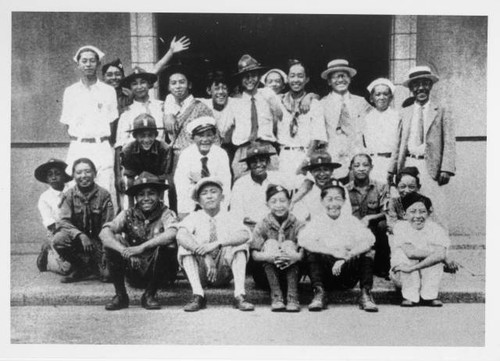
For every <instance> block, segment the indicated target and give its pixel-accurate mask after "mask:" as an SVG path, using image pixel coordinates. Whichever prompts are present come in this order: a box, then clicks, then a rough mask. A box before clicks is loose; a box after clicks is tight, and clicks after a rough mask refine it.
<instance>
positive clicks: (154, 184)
mask: <svg viewBox="0 0 500 361" xmlns="http://www.w3.org/2000/svg"><path fill="white" fill-rule="evenodd" d="M165 182H166V181H165ZM165 182H164V181H162V180H161V179H160V178H159V177H158V176H156V175H154V174H151V173H149V172H142V173H141V174H139V175H138V176H137V177H135V178H134V183H133V184H132V186H131V187H130V188H129V189H127V190H126V191H125V194H127V195H129V196H135V195H136V194H137V193H138V192H139V191H140V190H141V189H144V188H147V187H151V188H155V189H157V190H158V191H159V192H161V191H164V190H166V189H168V184H166V183H165Z"/></svg>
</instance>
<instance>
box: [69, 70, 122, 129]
mask: <svg viewBox="0 0 500 361" xmlns="http://www.w3.org/2000/svg"><path fill="white" fill-rule="evenodd" d="M117 118H118V104H117V100H116V91H115V89H114V88H113V87H112V86H110V85H108V84H105V83H103V82H101V81H100V80H97V82H96V83H95V84H92V85H91V86H89V87H87V86H86V85H84V84H83V82H82V81H79V82H77V83H75V84H73V85H71V86H69V87H67V88H66V89H65V90H64V96H63V106H62V114H61V119H60V122H61V123H63V124H66V125H68V126H69V128H68V133H69V135H70V136H74V137H80V138H100V137H106V136H109V135H110V134H111V130H110V126H109V123H111V122H113V121H114V120H115V119H117Z"/></svg>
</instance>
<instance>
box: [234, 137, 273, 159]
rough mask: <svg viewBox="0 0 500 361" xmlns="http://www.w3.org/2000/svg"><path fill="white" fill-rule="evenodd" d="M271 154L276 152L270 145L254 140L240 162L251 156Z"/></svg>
mask: <svg viewBox="0 0 500 361" xmlns="http://www.w3.org/2000/svg"><path fill="white" fill-rule="evenodd" d="M273 154H276V152H275V151H274V149H272V148H271V145H269V144H263V143H257V142H255V143H253V144H251V145H250V146H249V147H248V148H247V152H246V154H245V157H244V158H241V159H240V162H248V161H249V160H250V159H252V158H255V157H258V156H263V155H264V156H268V157H270V156H272V155H273Z"/></svg>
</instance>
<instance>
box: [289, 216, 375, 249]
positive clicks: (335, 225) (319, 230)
mask: <svg viewBox="0 0 500 361" xmlns="http://www.w3.org/2000/svg"><path fill="white" fill-rule="evenodd" d="M374 243H375V236H374V235H373V233H372V232H371V231H370V230H369V229H368V228H367V227H365V226H364V225H363V224H362V223H361V221H360V220H358V219H357V218H356V217H354V216H352V215H349V216H345V217H339V218H337V219H335V220H334V219H331V218H330V217H328V215H327V214H326V211H323V212H322V213H319V214H318V215H316V216H315V218H314V219H313V220H312V221H311V222H310V223H309V224H307V225H306V226H305V227H304V228H303V229H302V230H301V231H300V232H299V235H298V244H299V246H301V247H303V248H305V249H306V250H308V251H310V252H314V253H323V254H329V255H332V256H334V257H337V258H345V256H346V253H347V252H348V251H350V250H352V249H353V248H359V247H365V248H367V249H369V248H370V247H371V246H373V244H374Z"/></svg>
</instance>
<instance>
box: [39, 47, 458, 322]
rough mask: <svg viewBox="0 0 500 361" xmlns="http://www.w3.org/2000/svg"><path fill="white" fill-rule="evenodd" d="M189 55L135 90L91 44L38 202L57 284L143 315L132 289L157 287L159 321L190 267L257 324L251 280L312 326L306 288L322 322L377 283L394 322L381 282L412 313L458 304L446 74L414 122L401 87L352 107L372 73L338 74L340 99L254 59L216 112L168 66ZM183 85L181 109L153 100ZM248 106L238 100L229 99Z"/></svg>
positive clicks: (138, 72)
mask: <svg viewBox="0 0 500 361" xmlns="http://www.w3.org/2000/svg"><path fill="white" fill-rule="evenodd" d="M189 45H190V42H189V39H186V38H185V37H183V38H180V39H179V40H177V39H176V38H174V39H173V40H172V42H171V45H170V49H169V51H168V52H167V54H166V55H165V56H164V57H163V58H162V59H161V60H160V61H159V62H158V63H157V64H155V66H154V69H153V70H152V71H151V72H148V71H146V70H144V69H142V68H140V67H135V68H134V69H133V70H132V71H131V73H130V74H129V75H127V76H125V74H124V69H123V65H122V64H121V62H120V61H119V60H115V61H113V62H110V63H108V64H105V65H103V66H102V75H103V80H104V82H103V81H101V80H99V78H98V76H97V71H98V68H99V66H100V63H101V61H102V58H103V56H104V54H103V52H102V51H101V50H99V49H98V48H96V47H94V46H90V45H87V46H83V47H81V48H80V49H78V51H77V52H76V54H75V56H74V61H75V63H76V64H77V67H78V69H79V71H80V74H81V79H80V81H78V82H77V83H75V84H73V85H72V86H70V87H68V88H67V89H66V90H65V92H64V98H63V109H62V116H61V123H63V124H65V125H67V130H68V134H69V136H70V138H71V143H70V146H69V150H68V155H67V159H66V162H64V161H62V160H58V159H50V160H49V161H48V162H46V163H43V164H41V165H40V166H39V167H38V168H37V169H36V170H35V177H36V179H37V180H39V181H41V182H44V183H47V184H48V185H49V189H48V190H47V191H46V192H44V193H43V194H42V195H41V197H40V200H39V204H38V205H39V210H40V213H41V215H42V219H43V225H44V226H45V228H46V229H47V232H48V238H47V242H45V244H44V245H43V247H42V251H41V253H40V255H39V257H38V259H37V265H38V268H39V270H40V271H53V272H56V273H59V274H61V275H63V277H62V279H61V281H62V282H64V283H71V282H77V281H82V280H89V279H94V278H96V277H99V278H100V279H101V281H103V282H112V283H113V285H114V288H115V296H114V297H113V299H112V300H111V301H110V302H109V303H108V304H107V305H106V306H105V307H106V309H107V310H119V309H122V308H126V307H128V306H129V298H128V295H127V290H126V286H125V278H127V279H128V281H129V284H131V285H132V286H134V287H141V288H144V289H145V291H144V293H143V296H142V298H141V305H142V307H144V308H146V309H159V308H160V303H159V301H158V298H157V291H158V289H159V288H160V287H168V286H169V285H171V284H172V283H173V282H175V280H176V278H177V277H178V275H179V270H182V271H183V273H184V275H185V276H186V278H187V280H188V281H189V283H190V285H191V287H192V291H193V297H192V299H191V300H190V302H189V303H188V304H186V306H185V307H184V310H185V311H188V312H192V311H198V310H200V309H202V308H205V307H206V298H205V295H204V288H205V287H206V286H207V285H212V286H217V287H224V286H227V285H228V284H229V282H230V281H231V280H233V281H234V306H235V307H236V308H237V309H239V310H242V311H251V310H253V309H254V305H253V304H252V303H251V302H249V298H248V297H247V295H246V290H245V279H246V276H247V273H251V274H252V276H253V278H254V280H255V283H256V285H257V286H258V287H266V288H269V289H270V295H271V310H272V311H275V312H280V311H288V312H298V311H300V304H299V295H298V284H299V281H300V279H301V278H302V277H303V276H305V275H307V276H308V277H309V279H310V282H311V287H312V290H313V298H312V300H311V302H310V303H309V305H308V309H309V310H310V311H320V310H322V309H324V308H326V306H327V297H326V291H329V290H334V289H348V288H353V287H354V286H355V285H356V284H357V283H358V282H359V284H360V290H361V292H360V297H359V305H360V308H361V309H363V310H365V311H367V312H377V311H378V307H377V305H376V303H375V301H374V299H373V297H372V294H371V289H372V286H373V279H374V276H378V277H382V278H386V279H392V280H394V282H395V283H396V285H397V286H398V287H399V288H401V294H402V298H403V300H402V303H401V306H405V307H411V306H415V305H417V304H422V305H428V306H434V307H439V306H442V303H441V301H440V300H439V297H438V292H439V283H440V280H441V277H442V273H443V270H448V271H450V272H454V271H456V264H455V263H454V262H453V261H452V260H450V259H449V257H448V255H447V249H448V247H449V244H450V241H449V237H448V233H447V230H446V224H444V221H443V218H442V212H443V209H442V207H443V204H444V194H443V190H442V186H444V185H445V184H447V183H448V181H449V179H450V177H451V176H453V175H454V172H455V164H454V160H455V143H454V142H455V140H454V133H453V122H452V120H451V119H450V117H449V113H448V112H447V111H446V110H445V109H444V108H442V107H441V106H439V105H437V104H436V103H434V102H433V101H432V102H431V101H430V92H431V89H432V87H433V85H434V84H435V83H436V82H437V81H438V77H437V76H436V75H435V74H434V73H433V72H432V71H431V69H430V68H429V67H427V66H417V67H415V68H413V69H411V70H410V71H409V74H408V79H407V80H406V81H405V82H404V83H403V85H404V86H406V87H408V88H409V90H410V91H411V93H412V97H411V98H409V99H408V100H407V101H405V103H406V104H405V105H406V107H404V108H402V109H397V108H396V107H394V105H393V104H392V100H393V96H394V89H395V86H394V84H393V83H392V82H391V81H390V80H389V79H386V78H379V79H376V80H374V81H373V82H372V83H371V84H370V85H369V86H368V87H367V89H368V91H369V93H370V103H371V104H370V103H368V102H367V101H366V100H365V99H364V98H363V97H360V96H356V95H354V94H351V93H350V92H349V86H350V83H351V81H352V79H353V78H354V77H355V75H356V70H355V69H354V68H353V67H352V66H350V64H349V62H348V61H346V60H344V59H335V60H332V61H330V62H329V63H328V64H327V68H326V69H325V70H324V71H323V72H322V73H321V77H322V78H323V79H325V80H326V81H327V82H328V84H329V86H330V89H331V91H330V93H329V94H328V95H326V96H325V97H323V98H322V99H320V97H319V96H318V95H317V94H314V93H311V92H307V91H306V86H307V83H308V82H309V72H308V68H307V66H306V65H305V64H304V63H303V62H302V61H300V60H297V59H293V60H290V61H289V67H288V69H286V71H283V70H281V69H270V70H268V69H267V68H265V67H264V66H262V65H261V64H260V63H259V62H258V61H257V60H256V59H255V58H253V57H252V56H250V55H243V56H242V57H241V59H240V60H239V62H238V64H237V69H238V70H237V72H236V73H234V74H232V75H229V74H228V73H227V72H226V71H224V70H223V69H212V70H211V71H210V72H209V74H207V76H206V89H207V94H208V95H209V96H210V98H209V99H197V98H194V97H193V95H192V94H191V91H190V90H191V86H192V81H193V69H190V68H189V67H187V66H185V65H182V64H174V65H167V63H168V62H169V61H170V59H171V58H172V56H173V55H174V54H175V53H178V52H180V51H183V50H186V49H187V48H188V47H189ZM161 71H164V72H166V73H167V79H168V90H169V94H168V95H167V97H166V99H165V101H164V102H162V101H160V100H157V99H154V97H153V95H152V94H151V91H150V90H151V88H152V87H153V86H154V84H155V82H156V81H157V80H158V73H159V72H161ZM235 86H236V88H237V93H236V94H232V95H233V96H231V97H230V96H229V93H230V90H231V89H233V88H235Z"/></svg>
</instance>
